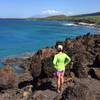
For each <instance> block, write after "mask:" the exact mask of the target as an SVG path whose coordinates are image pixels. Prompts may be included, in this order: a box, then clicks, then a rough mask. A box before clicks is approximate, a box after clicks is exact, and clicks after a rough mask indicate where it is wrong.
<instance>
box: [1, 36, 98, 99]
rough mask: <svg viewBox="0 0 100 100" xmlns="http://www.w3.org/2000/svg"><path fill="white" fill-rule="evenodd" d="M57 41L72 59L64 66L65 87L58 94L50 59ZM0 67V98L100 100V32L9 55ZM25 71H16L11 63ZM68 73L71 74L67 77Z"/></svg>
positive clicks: (54, 52) (54, 51)
mask: <svg viewBox="0 0 100 100" xmlns="http://www.w3.org/2000/svg"><path fill="white" fill-rule="evenodd" d="M58 44H62V45H63V46H64V52H65V53H67V54H68V55H69V56H70V57H71V59H72V62H71V63H70V64H69V65H68V66H66V71H65V83H64V90H63V91H62V93H60V94H58V93H57V92H56V83H55V80H54V78H53V74H52V73H53V72H54V69H53V64H52V60H53V57H54V54H56V53H57V51H56V47H57V45H58ZM3 63H4V65H5V66H6V67H4V69H2V70H0V100H100V35H91V34H87V35H84V36H79V37H77V38H76V39H66V40H65V41H59V42H57V43H56V44H55V46H53V47H51V48H44V49H41V50H39V51H37V52H36V53H35V54H34V55H31V56H29V57H24V58H9V59H7V60H5V62H3ZM15 64H16V65H17V66H19V67H20V68H22V69H23V70H24V71H23V72H22V73H21V74H19V75H18V74H16V73H15V71H14V70H13V67H12V68H11V67H8V66H13V65H15ZM69 77H71V78H69Z"/></svg>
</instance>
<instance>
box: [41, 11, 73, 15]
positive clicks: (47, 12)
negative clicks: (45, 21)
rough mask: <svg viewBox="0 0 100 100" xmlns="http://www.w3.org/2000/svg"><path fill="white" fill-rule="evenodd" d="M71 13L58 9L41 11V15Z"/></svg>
mask: <svg viewBox="0 0 100 100" xmlns="http://www.w3.org/2000/svg"><path fill="white" fill-rule="evenodd" d="M69 14H71V13H67V12H63V11H59V10H44V11H42V15H49V16H52V15H69Z"/></svg>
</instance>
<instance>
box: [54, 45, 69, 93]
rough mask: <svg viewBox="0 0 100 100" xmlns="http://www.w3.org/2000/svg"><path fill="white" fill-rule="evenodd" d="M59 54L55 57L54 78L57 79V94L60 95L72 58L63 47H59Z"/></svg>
mask: <svg viewBox="0 0 100 100" xmlns="http://www.w3.org/2000/svg"><path fill="white" fill-rule="evenodd" d="M57 51H58V53H57V54H56V55H55V56H54V59H53V65H54V69H55V70H56V71H55V72H54V76H56V77H57V92H58V93H60V92H61V90H62V89H63V84H64V72H65V66H66V65H68V64H69V63H70V61H71V58H70V57H69V56H68V55H67V54H65V53H64V52H63V46H62V45H58V47H57Z"/></svg>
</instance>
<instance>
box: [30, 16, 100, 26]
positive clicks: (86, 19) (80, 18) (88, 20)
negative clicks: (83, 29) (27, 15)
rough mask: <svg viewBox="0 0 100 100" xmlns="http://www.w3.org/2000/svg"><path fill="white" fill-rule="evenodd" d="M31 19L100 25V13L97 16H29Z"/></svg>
mask: <svg viewBox="0 0 100 100" xmlns="http://www.w3.org/2000/svg"><path fill="white" fill-rule="evenodd" d="M31 19H32V20H64V21H75V22H86V23H93V24H97V25H100V15H97V16H64V15H59V16H50V17H46V18H31Z"/></svg>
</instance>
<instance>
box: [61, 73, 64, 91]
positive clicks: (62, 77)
mask: <svg viewBox="0 0 100 100" xmlns="http://www.w3.org/2000/svg"><path fill="white" fill-rule="evenodd" d="M60 78H61V80H60V82H61V87H60V88H61V90H63V85H64V72H62V73H61V77H60Z"/></svg>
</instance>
